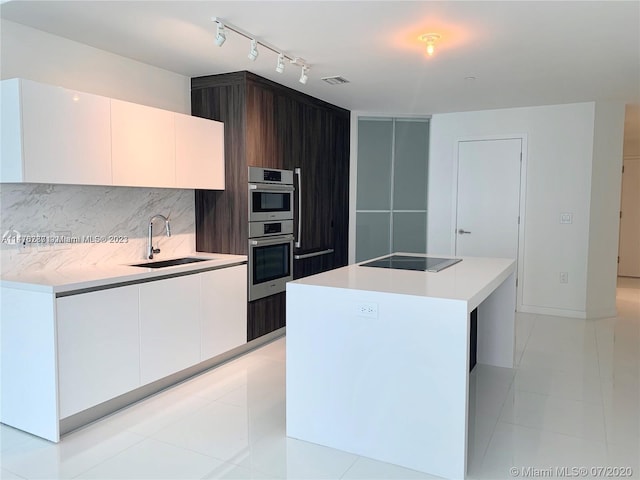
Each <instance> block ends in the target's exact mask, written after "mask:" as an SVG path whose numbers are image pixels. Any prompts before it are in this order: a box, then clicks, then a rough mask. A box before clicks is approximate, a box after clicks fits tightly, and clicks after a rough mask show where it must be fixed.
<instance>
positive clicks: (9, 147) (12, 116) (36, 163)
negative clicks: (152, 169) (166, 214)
mask: <svg viewBox="0 0 640 480" xmlns="http://www.w3.org/2000/svg"><path fill="white" fill-rule="evenodd" d="M109 112H110V100H109V99H108V98H106V97H100V96H98V95H90V94H88V93H82V92H76V91H73V90H67V89H65V88H61V87H52V86H49V85H43V84H40V83H36V82H31V81H29V80H19V79H12V80H7V81H3V82H2V160H1V164H2V168H1V171H2V175H1V180H2V182H27V183H65V184H80V185H111V183H112V178H111V127H110V113H109Z"/></svg>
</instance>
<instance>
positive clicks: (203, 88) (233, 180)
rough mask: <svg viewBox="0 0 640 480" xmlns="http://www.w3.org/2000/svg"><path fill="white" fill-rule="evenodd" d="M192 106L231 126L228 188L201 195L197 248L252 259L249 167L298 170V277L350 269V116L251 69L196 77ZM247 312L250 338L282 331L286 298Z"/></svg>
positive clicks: (280, 296) (278, 297)
mask: <svg viewBox="0 0 640 480" xmlns="http://www.w3.org/2000/svg"><path fill="white" fill-rule="evenodd" d="M191 101H192V105H191V107H192V114H193V115H196V116H199V117H204V118H209V119H212V120H218V121H222V122H224V124H225V129H224V131H225V157H226V159H225V167H226V168H225V176H226V189H225V190H224V191H212V190H196V247H197V249H198V250H199V251H206V252H219V253H233V254H240V255H246V254H247V250H248V243H247V241H248V238H247V222H248V199H247V183H248V182H247V167H248V166H261V167H271V168H280V169H288V170H293V169H296V168H300V171H301V176H300V178H301V185H300V186H301V188H300V189H298V185H296V189H297V191H296V199H297V195H301V211H298V206H297V202H296V208H295V225H294V228H295V230H296V232H297V229H298V222H301V225H300V226H301V236H300V238H299V240H300V243H301V246H300V248H296V249H295V252H294V255H296V256H298V257H301V258H299V259H295V260H294V278H301V277H304V276H308V275H312V274H315V273H319V272H322V271H325V270H330V269H333V268H337V267H341V266H344V265H346V264H347V261H348V223H349V218H348V214H349V213H348V212H349V128H350V113H349V111H348V110H345V109H343V108H339V107H336V106H334V105H331V104H329V103H327V102H324V101H322V100H319V99H317V98H314V97H311V96H309V95H306V94H304V93H301V92H298V91H296V90H293V89H290V88H288V87H284V86H282V85H279V84H277V83H275V82H272V81H270V80H267V79H265V78H262V77H259V76H257V75H254V74H252V73H250V72H235V73H228V74H222V75H210V76H206V77H198V78H193V79H191ZM321 252H325V253H322V254H319V253H321ZM318 254H319V255H318ZM247 312H248V313H247V316H248V324H247V332H248V333H247V336H248V340H252V339H254V338H256V337H259V336H261V335H264V334H266V333H268V332H270V331H273V330H276V329H277V328H280V327H282V326H284V325H285V294H284V293H283V294H278V295H273V296H271V297H267V298H265V299H260V300H256V301H254V302H250V303H249V305H248V309H247Z"/></svg>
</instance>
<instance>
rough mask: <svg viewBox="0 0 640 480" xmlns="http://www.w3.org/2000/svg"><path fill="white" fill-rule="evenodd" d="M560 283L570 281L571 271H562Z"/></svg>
mask: <svg viewBox="0 0 640 480" xmlns="http://www.w3.org/2000/svg"><path fill="white" fill-rule="evenodd" d="M560 283H569V272H560Z"/></svg>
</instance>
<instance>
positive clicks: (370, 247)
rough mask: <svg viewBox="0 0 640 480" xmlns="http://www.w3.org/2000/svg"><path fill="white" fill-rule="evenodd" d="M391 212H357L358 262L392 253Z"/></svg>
mask: <svg viewBox="0 0 640 480" xmlns="http://www.w3.org/2000/svg"><path fill="white" fill-rule="evenodd" d="M390 219H391V214H390V213H370V212H358V213H357V214H356V262H361V261H363V260H368V259H370V258H375V257H380V256H382V255H386V254H388V253H390V251H389V229H390Z"/></svg>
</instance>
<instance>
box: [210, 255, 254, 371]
mask: <svg viewBox="0 0 640 480" xmlns="http://www.w3.org/2000/svg"><path fill="white" fill-rule="evenodd" d="M200 288H201V292H202V295H201V300H200V304H201V314H200V316H201V321H202V335H201V339H202V354H201V357H200V358H201V360H208V359H209V358H212V357H215V356H216V355H220V354H221V353H224V352H227V351H229V350H231V349H233V348H236V347H238V346H240V345H243V344H245V343H246V342H247V266H246V265H237V266H235V267H229V268H225V269H222V270H212V271H210V272H205V273H203V274H201V275H200Z"/></svg>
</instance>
